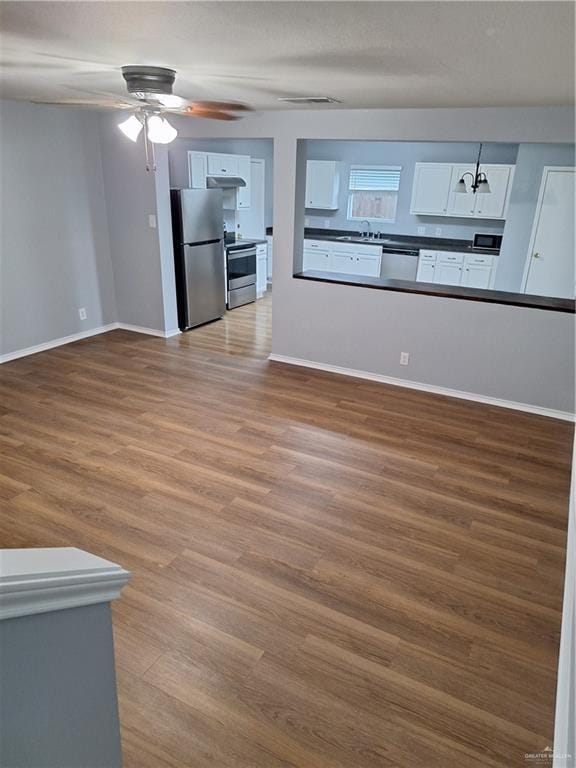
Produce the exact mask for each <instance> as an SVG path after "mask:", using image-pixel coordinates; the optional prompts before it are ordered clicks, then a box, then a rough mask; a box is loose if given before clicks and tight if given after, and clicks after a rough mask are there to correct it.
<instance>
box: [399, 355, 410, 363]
mask: <svg viewBox="0 0 576 768" xmlns="http://www.w3.org/2000/svg"><path fill="white" fill-rule="evenodd" d="M409 362H410V352H400V365H408V363H409Z"/></svg>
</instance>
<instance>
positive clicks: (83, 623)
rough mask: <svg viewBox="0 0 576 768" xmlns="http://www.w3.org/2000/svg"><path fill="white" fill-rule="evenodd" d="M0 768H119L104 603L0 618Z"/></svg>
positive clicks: (109, 629)
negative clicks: (0, 692)
mask: <svg viewBox="0 0 576 768" xmlns="http://www.w3.org/2000/svg"><path fill="white" fill-rule="evenodd" d="M0 677H1V680H0V688H1V690H2V696H1V701H0V765H3V766H6V768H121V765H122V755H121V748H120V734H119V723H118V710H117V704H116V680H115V674H114V648H113V640H112V622H111V617H110V605H109V604H108V603H102V604H99V605H91V606H84V607H81V608H74V609H69V610H64V611H53V612H51V613H43V614H37V615H34V616H23V617H20V618H16V619H5V620H4V621H0Z"/></svg>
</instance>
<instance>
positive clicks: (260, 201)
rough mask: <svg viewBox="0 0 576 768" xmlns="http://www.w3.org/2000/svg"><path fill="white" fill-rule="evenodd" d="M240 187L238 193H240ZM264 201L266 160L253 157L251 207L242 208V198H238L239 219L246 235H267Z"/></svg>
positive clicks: (243, 233) (251, 161)
mask: <svg viewBox="0 0 576 768" xmlns="http://www.w3.org/2000/svg"><path fill="white" fill-rule="evenodd" d="M240 175H242V174H240ZM240 189H241V188H240ZM240 189H239V190H238V194H240ZM264 201H265V162H264V160H257V159H256V158H252V159H251V160H250V207H249V208H240V198H238V208H239V210H238V214H237V216H238V219H237V221H238V223H239V224H240V232H242V235H243V236H244V237H257V238H258V239H263V238H264V237H266V226H265V204H264Z"/></svg>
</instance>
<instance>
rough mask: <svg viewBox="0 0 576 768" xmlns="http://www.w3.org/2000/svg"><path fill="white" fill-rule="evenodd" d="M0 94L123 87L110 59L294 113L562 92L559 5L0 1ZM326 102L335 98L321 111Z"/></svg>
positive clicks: (202, 93)
mask: <svg viewBox="0 0 576 768" xmlns="http://www.w3.org/2000/svg"><path fill="white" fill-rule="evenodd" d="M0 24H1V28H2V38H1V47H0V58H1V65H2V67H1V78H0V87H1V88H2V95H3V96H4V97H5V98H17V99H29V100H39V99H42V100H52V99H61V98H81V97H89V96H94V94H100V93H102V92H105V93H113V94H115V95H118V96H121V95H125V93H126V92H125V88H124V82H123V80H122V77H121V75H120V72H119V67H120V66H122V65H123V64H157V65H163V66H169V67H172V68H174V69H177V70H178V76H177V79H176V84H175V93H178V94H179V95H182V96H184V97H186V98H189V99H205V98H214V99H236V100H240V101H245V102H248V103H249V104H251V105H252V106H254V107H255V108H257V109H277V108H287V109H297V107H294V106H291V105H287V106H286V105H282V104H280V103H279V102H278V101H277V97H279V96H301V95H313V96H316V95H328V96H333V97H336V98H338V99H340V100H341V101H342V104H341V105H336V108H339V107H340V108H359V107H442V106H446V107H452V106H548V105H566V104H571V103H573V102H574V5H573V4H572V3H571V2H547V1H545V2H478V1H476V2H459V1H457V0H456V1H453V2H407V1H406V0H405V1H404V2H306V1H305V0H303V1H301V2H110V1H109V0H108V1H107V2H51V1H50V0H48V1H44V2H2V3H0ZM328 108H329V109H332V108H334V107H328Z"/></svg>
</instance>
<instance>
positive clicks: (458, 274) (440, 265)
mask: <svg viewBox="0 0 576 768" xmlns="http://www.w3.org/2000/svg"><path fill="white" fill-rule="evenodd" d="M435 273H436V274H435V275H434V282H435V283H440V284H441V285H460V282H461V279H462V266H461V265H460V264H451V263H449V262H441V261H439V262H437V263H436V269H435Z"/></svg>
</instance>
